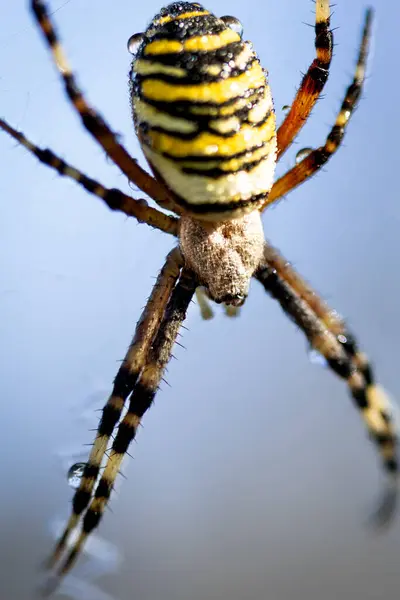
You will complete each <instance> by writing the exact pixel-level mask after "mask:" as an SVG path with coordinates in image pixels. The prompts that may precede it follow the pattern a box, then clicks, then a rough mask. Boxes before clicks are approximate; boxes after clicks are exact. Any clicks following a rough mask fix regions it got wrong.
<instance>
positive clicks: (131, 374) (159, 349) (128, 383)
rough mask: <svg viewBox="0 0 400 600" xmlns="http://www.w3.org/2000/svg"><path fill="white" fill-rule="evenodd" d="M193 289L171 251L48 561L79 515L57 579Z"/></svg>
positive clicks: (92, 520)
mask: <svg viewBox="0 0 400 600" xmlns="http://www.w3.org/2000/svg"><path fill="white" fill-rule="evenodd" d="M196 285H197V283H196V281H195V279H194V277H193V276H192V274H191V273H190V272H187V271H186V270H185V269H184V268H183V269H182V257H181V254H180V252H179V250H177V249H175V250H173V251H172V252H171V253H170V254H169V256H168V258H167V261H166V263H165V265H164V267H163V269H162V270H161V272H160V275H159V277H158V279H157V282H156V284H155V286H154V288H153V291H152V293H151V296H150V298H149V300H148V302H147V304H146V307H145V309H144V311H143V314H142V316H141V318H140V320H139V323H138V325H137V328H136V332H135V336H134V338H133V341H132V344H131V345H130V347H129V350H128V353H127V355H126V357H125V359H124V361H123V363H122V365H121V367H120V369H119V371H118V374H117V376H116V378H115V381H114V389H113V392H112V394H111V396H110V398H109V399H108V401H107V403H106V405H105V407H104V409H103V416H102V418H101V421H100V424H99V427H98V431H97V435H96V439H95V442H94V445H93V449H92V451H91V453H90V456H89V459H88V462H87V464H86V467H85V470H84V472H83V476H82V479H81V482H80V486H79V488H78V490H77V491H76V493H75V496H74V499H73V503H72V515H71V517H70V519H69V522H68V524H67V526H66V528H65V530H64V533H63V534H62V536H61V538H60V539H59V541H58V543H57V545H56V548H55V551H54V553H53V555H52V557H51V559H50V561H49V566H50V567H52V566H53V565H54V564H55V563H57V562H58V561H59V560H60V558H61V555H62V554H63V552H64V551H65V549H66V547H67V541H68V538H69V536H70V533H71V532H72V530H73V529H75V527H76V526H77V525H78V522H79V520H80V519H81V517H83V520H82V526H81V531H80V535H79V537H78V539H77V541H76V542H75V544H74V545H73V547H72V549H71V550H70V552H69V554H68V555H67V558H66V560H65V562H64V564H62V565H61V566H60V568H59V570H58V575H59V576H63V575H65V574H66V573H67V572H68V571H69V570H70V569H71V567H72V565H73V563H74V562H75V560H76V558H77V556H78V554H79V553H80V551H81V548H82V545H83V543H84V542H85V540H86V538H87V537H88V535H89V534H90V533H91V532H92V531H93V529H94V528H95V527H97V525H98V524H99V521H100V519H101V517H102V515H103V512H104V509H105V507H106V505H107V503H108V500H109V497H110V494H111V491H112V489H113V485H114V481H115V479H116V477H117V475H118V473H119V470H120V467H121V463H122V460H123V458H124V456H125V454H126V452H127V450H128V447H129V444H130V443H131V441H132V440H133V439H134V438H135V436H136V433H137V430H138V427H139V425H140V422H141V419H142V417H143V415H144V413H145V412H146V411H147V409H148V408H149V407H150V406H151V404H152V401H153V399H154V396H155V394H156V392H157V390H158V386H159V384H160V381H161V378H162V374H163V371H164V369H165V366H166V364H167V362H168V361H169V359H170V357H171V351H172V347H173V344H174V342H175V339H176V336H177V334H178V331H179V328H180V326H181V324H182V322H183V320H184V319H185V316H186V311H187V308H188V306H189V303H190V301H191V299H192V297H193V294H194V291H195V287H196ZM129 396H130V399H129V407H128V411H127V412H126V414H125V416H124V417H123V418H122V420H121V421H120V423H119V425H118V428H117V432H116V435H115V438H114V442H113V444H112V447H111V451H110V455H109V458H108V460H107V461H106V463H105V468H104V471H103V472H102V475H101V477H100V480H99V481H98V483H97V485H96V482H97V480H98V477H99V473H100V467H101V464H102V460H103V457H104V454H105V452H106V449H107V445H108V443H109V440H110V437H111V435H112V433H113V431H114V429H115V427H116V426H117V423H118V421H119V420H120V418H121V414H122V410H123V407H124V404H125V401H126V400H127V398H128V397H129ZM93 490H94V495H93Z"/></svg>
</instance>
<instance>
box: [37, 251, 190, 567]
mask: <svg viewBox="0 0 400 600" xmlns="http://www.w3.org/2000/svg"><path fill="white" fill-rule="evenodd" d="M181 267H182V256H181V254H180V251H179V250H178V249H177V248H174V249H173V250H172V251H171V252H170V253H169V254H168V256H167V259H166V262H165V264H164V266H163V268H162V269H161V271H160V274H159V276H158V278H157V281H156V283H155V285H154V287H153V290H152V292H151V295H150V298H149V299H148V301H147V303H146V306H145V308H144V310H143V313H142V315H141V317H140V319H139V322H138V324H137V326H136V331H135V335H134V337H133V340H132V342H131V344H130V346H129V349H128V352H127V354H126V356H125V358H124V360H123V362H122V364H121V367H120V369H119V371H118V373H117V376H116V378H115V380H114V387H113V391H112V393H111V395H110V397H109V398H108V400H107V402H106V404H105V406H104V408H103V413H102V417H101V420H100V423H99V426H98V429H97V434H96V438H95V441H94V444H93V447H92V450H91V453H90V456H89V458H88V461H87V463H86V467H85V469H84V472H83V475H82V478H81V481H80V485H79V488H78V489H77V490H76V492H75V495H74V499H73V502H72V514H71V517H70V519H69V521H68V524H67V526H66V528H65V530H64V532H63V534H62V535H61V537H60V539H59V540H58V542H57V545H56V547H55V550H54V552H53V554H52V556H51V558H50V560H49V563H48V566H49V567H52V566H53V565H54V564H55V563H56V562H57V561H58V560H59V558H60V556H61V554H62V553H63V552H64V550H65V548H66V546H67V542H68V538H69V537H70V534H71V533H72V531H73V530H74V529H75V527H76V526H77V524H78V522H79V519H80V517H81V516H82V514H83V513H84V512H85V511H86V509H87V507H88V505H89V502H90V500H91V498H92V493H93V489H94V486H95V484H96V481H97V478H98V475H99V471H100V466H101V464H102V460H103V458H104V454H105V452H106V449H107V447H108V444H109V441H110V437H111V435H112V433H113V431H114V429H115V427H116V425H117V423H118V421H119V419H120V417H121V413H122V410H123V407H124V404H125V402H126V399H127V398H128V396H129V395H130V394H131V392H132V390H133V389H134V387H135V385H136V383H137V381H138V379H139V377H140V374H141V372H142V370H143V367H144V366H145V364H146V361H147V356H148V353H149V350H150V346H151V344H152V342H153V340H154V337H155V335H156V334H157V331H158V328H159V324H160V322H161V321H162V319H163V316H164V313H165V309H166V306H167V303H168V301H169V299H170V297H171V294H172V290H173V289H174V287H175V285H176V283H177V281H178V278H179V275H180V270H181Z"/></svg>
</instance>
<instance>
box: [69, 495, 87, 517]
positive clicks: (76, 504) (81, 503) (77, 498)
mask: <svg viewBox="0 0 400 600" xmlns="http://www.w3.org/2000/svg"><path fill="white" fill-rule="evenodd" d="M90 498H91V494H90V492H88V491H86V490H76V492H75V495H74V498H73V500H72V509H73V511H74V513H75V514H76V515H80V514H81V513H82V512H83V511H84V510H85V509H86V507H87V505H88V504H89V502H90Z"/></svg>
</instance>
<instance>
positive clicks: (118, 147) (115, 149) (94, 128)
mask: <svg viewBox="0 0 400 600" xmlns="http://www.w3.org/2000/svg"><path fill="white" fill-rule="evenodd" d="M31 8H32V12H33V14H34V16H35V19H36V21H37V22H38V25H39V27H40V29H41V30H42V33H43V35H44V37H45V39H46V41H47V44H48V46H49V48H50V50H51V53H52V56H53V60H54V63H55V65H56V67H57V69H58V71H59V73H60V76H61V78H62V80H63V82H64V87H65V91H66V93H67V96H68V98H69V99H70V101H71V103H72V104H73V106H74V108H75V110H76V111H77V113H78V114H79V116H80V118H81V121H82V124H83V126H84V127H85V128H86V129H87V131H88V132H89V133H90V134H91V135H92V136H93V137H94V139H95V140H96V141H97V142H98V143H99V144H100V146H101V147H102V148H103V150H104V151H105V153H106V154H107V156H108V157H109V158H110V159H111V160H112V161H113V163H114V164H116V165H117V166H118V167H119V168H120V169H121V171H122V173H124V175H126V176H127V177H128V179H129V181H131V182H132V183H134V184H135V185H137V186H138V188H140V189H141V190H142V191H143V192H145V194H148V195H149V196H150V198H152V199H153V200H155V201H156V202H157V203H158V204H159V205H160V206H162V207H164V208H166V209H169V210H175V205H174V202H173V201H172V200H171V196H170V194H169V192H168V191H167V189H166V188H165V187H164V186H163V185H162V184H161V183H159V182H158V181H156V180H155V179H154V178H153V177H151V175H149V174H148V173H147V172H146V171H145V170H144V169H142V168H141V167H140V166H139V165H138V163H137V162H136V160H134V159H133V158H132V157H131V156H130V154H129V153H128V152H127V150H126V149H125V147H124V146H123V145H122V144H121V143H120V142H119V140H118V136H117V134H116V133H115V132H114V131H112V129H111V128H110V127H109V125H108V124H107V123H106V122H105V121H104V119H103V118H102V117H101V116H100V115H99V114H98V113H97V111H95V110H94V109H93V107H91V106H90V105H89V104H88V103H87V101H86V99H85V97H84V95H83V93H82V91H81V89H80V88H79V86H78V84H77V82H76V79H75V75H74V73H73V71H72V69H71V67H70V65H69V63H68V60H67V58H66V56H65V54H64V50H63V48H62V46H61V43H60V40H59V38H58V35H57V32H56V30H55V27H54V26H53V23H52V20H51V17H50V13H49V11H48V9H47V3H46V2H43V1H42V0H31Z"/></svg>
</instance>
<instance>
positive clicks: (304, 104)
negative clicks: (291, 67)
mask: <svg viewBox="0 0 400 600" xmlns="http://www.w3.org/2000/svg"><path fill="white" fill-rule="evenodd" d="M330 18H331V14H330V7H329V0H316V2H315V50H316V57H315V59H314V60H313V62H312V63H311V65H310V66H309V68H308V71H307V73H306V74H305V75H304V77H303V79H302V81H301V84H300V87H299V89H298V91H297V94H296V96H295V98H294V100H293V103H292V105H291V107H290V110H289V112H288V113H287V115H286V117H285V119H284V120H283V122H282V124H281V125H280V127H279V129H278V132H277V139H278V160H279V158H280V157H281V156H282V155H283V153H284V152H286V150H287V149H288V148H289V146H290V145H291V144H292V142H293V140H294V138H295V137H296V136H297V134H298V133H299V131H300V130H301V129H302V127H303V125H304V124H305V122H306V121H307V119H308V117H309V115H310V113H311V111H312V109H313V108H314V105H315V103H316V102H317V100H318V98H319V97H320V95H321V92H322V90H323V88H324V86H325V83H326V82H327V80H328V75H329V67H330V64H331V60H332V48H333V34H332V31H331V29H330Z"/></svg>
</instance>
